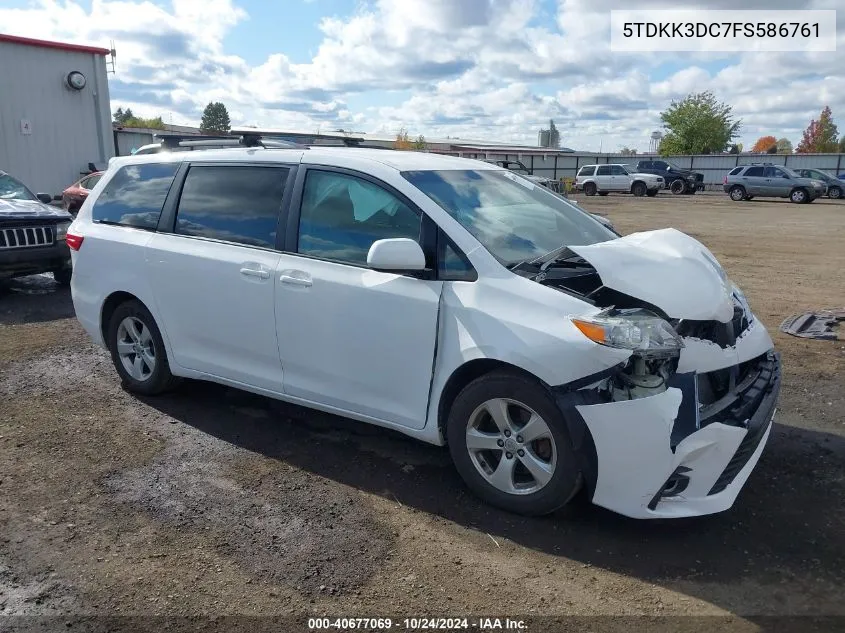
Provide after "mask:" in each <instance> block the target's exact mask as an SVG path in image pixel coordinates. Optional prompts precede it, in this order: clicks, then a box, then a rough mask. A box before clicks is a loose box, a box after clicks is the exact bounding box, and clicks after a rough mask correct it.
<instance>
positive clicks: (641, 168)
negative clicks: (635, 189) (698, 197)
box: [629, 160, 704, 194]
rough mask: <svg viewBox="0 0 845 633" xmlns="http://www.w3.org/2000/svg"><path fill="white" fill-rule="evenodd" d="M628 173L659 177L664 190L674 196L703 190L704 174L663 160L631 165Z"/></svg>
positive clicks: (642, 161) (645, 161) (644, 161)
mask: <svg viewBox="0 0 845 633" xmlns="http://www.w3.org/2000/svg"><path fill="white" fill-rule="evenodd" d="M629 171H633V172H636V173H639V174H655V175H657V176H661V177H662V178H663V181H664V182H665V183H666V188H667V189H668V190H669V191H671V192H672V193H674V194H682V193H686V194H693V193H695V192H696V191H701V190H702V189H704V174H700V173H698V172H697V171H692V170H691V169H683V168H681V167H678V166H677V165H674V164H672V163H670V162H668V161H665V160H641V161H638V162H637V163H636V164H635V165H631V167H630V169H629Z"/></svg>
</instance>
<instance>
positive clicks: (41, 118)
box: [0, 42, 114, 194]
mask: <svg viewBox="0 0 845 633" xmlns="http://www.w3.org/2000/svg"><path fill="white" fill-rule="evenodd" d="M74 70H78V71H79V72H81V73H82V74H84V75H85V78H86V79H87V85H86V86H85V88H83V89H82V90H72V89H70V88H68V87H67V85H66V84H65V77H67V74H68V73H69V72H71V71H74ZM0 86H2V88H0V90H2V95H0V169H2V170H4V171H7V172H9V173H10V174H12V175H13V176H15V177H17V178H18V179H20V180H21V181H23V182H24V184H26V185H27V186H28V187H29V188H30V189H32V190H33V191H36V192H46V193H51V194H58V193H61V191H62V189H64V188H65V187H67V186H68V185H70V184H71V183H73V182H74V181H75V180H77V179H78V178H79V177H80V172H82V171H84V170H85V169H86V167H87V165H88V163H89V162H93V163H95V164H105V163H107V162H108V159H109V158H111V157H112V156H113V155H114V138H113V136H112V128H111V112H110V111H109V109H110V102H109V87H108V80H107V78H106V66H105V58H104V57H103V56H101V55H97V54H93V53H87V52H76V51H64V50H57V49H50V48H41V47H37V46H29V45H23V44H16V43H11V42H0ZM22 121H23V122H28V123H29V124H30V126H31V133H30V134H24V133H22V130H21V125H22Z"/></svg>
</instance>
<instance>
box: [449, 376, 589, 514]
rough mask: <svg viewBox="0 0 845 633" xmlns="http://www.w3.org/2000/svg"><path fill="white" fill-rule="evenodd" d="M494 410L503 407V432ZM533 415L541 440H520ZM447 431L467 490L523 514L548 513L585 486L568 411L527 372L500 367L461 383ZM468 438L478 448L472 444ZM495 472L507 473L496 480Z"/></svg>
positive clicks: (451, 448) (456, 465) (456, 463)
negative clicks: (582, 485)
mask: <svg viewBox="0 0 845 633" xmlns="http://www.w3.org/2000/svg"><path fill="white" fill-rule="evenodd" d="M491 410H493V411H498V412H500V416H499V419H500V421H502V422H501V424H502V426H504V427H505V429H504V430H501V428H500V426H499V425H498V424H496V423H494V420H493V418H492V416H491V415H490V413H489V411H491ZM502 412H504V413H502ZM533 416H537V417H536V418H534V417H533ZM532 418H533V419H534V420H535V423H534V424H535V426H534V427H532V428H535V429H537V430H538V432H539V433H540V435H539V436H538V437H539V439H537V440H535V441H528V440H526V441H524V442H523V441H522V440H523V438H522V437H521V436H520V435H519V432H520V429H524V428H525V426H523V424H524V422H525V421H526V420H528V419H532ZM537 420H539V422H537ZM446 435H447V440H448V444H449V452H450V453H451V455H452V461H453V462H454V464H455V468H456V469H457V470H458V472H459V473H460V475H461V477H462V478H463V480H464V482H466V484H467V486H468V487H469V488H470V490H472V491H473V492H474V493H475V494H476V495H478V496H479V497H480V498H481V499H483V500H484V501H486V502H487V503H489V504H491V505H494V506H497V507H499V508H502V509H504V510H507V511H509V512H514V513H516V514H523V515H526V516H538V515H543V514H549V513H551V512H554V511H555V510H557V509H558V508H561V507H563V506H564V505H566V504H567V503H568V502H569V500H570V499H572V497H573V496H575V494H576V493H577V492H578V490H579V488H580V485H581V474H580V472H579V469H578V461H577V456H576V455H575V452H574V451H573V449H572V441H571V438H570V437H569V433H568V431H567V426H566V421H565V420H564V418H563V414H562V413H561V411H560V409H559V408H558V407H557V405H556V404H555V402H554V400H553V398H552V397H551V395H550V394H549V393H548V391H547V390H546V389H545V388H544V387H543V386H542V385H541V384H540V383H539V382H538V381H536V380H534V379H532V378H530V377H528V376H525V375H523V374H519V373H516V372H511V371H496V372H492V373H490V374H486V375H484V376H481V377H480V378H477V379H475V380H474V381H472V382H471V383H470V384H468V385H467V386H466V387H464V389H463V390H462V391H461V393H460V394H458V397H457V398H456V399H455V402H454V403H453V405H452V408H451V410H450V411H449V418H448V421H447V423H446ZM468 437H469V438H472V439H473V440H474V442H473V443H474V444H475V447H476V450H472V449H471V448H470V447H468ZM499 442H501V443H502V446H501V448H500V447H499ZM488 445H489V448H487V447H488ZM508 448H510V449H511V450H510V451H508ZM520 451H521V452H522V454H521V455H520V454H519V453H520ZM508 455H510V457H508ZM526 464H529V465H530V466H531V468H532V470H529V469H528V466H526ZM502 466H504V467H509V468H507V469H506V470H500V468H501V467H502ZM532 472H534V473H540V474H539V475H538V476H535V475H534V474H532ZM496 473H500V474H501V475H502V476H500V477H498V482H497V483H493V481H491V479H493V478H495V477H496Z"/></svg>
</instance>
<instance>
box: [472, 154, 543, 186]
mask: <svg viewBox="0 0 845 633" xmlns="http://www.w3.org/2000/svg"><path fill="white" fill-rule="evenodd" d="M485 162H489V163H492V164H494V165H498V166H499V167H504V168H505V169H507V170H508V171H512V172H514V173H517V174H519V175H520V176H522V177H523V178H527V179H528V180H530V181H531V182H536V183H537V184H538V185H542V186H544V187H549V188H554V187H552V185H553V184H555V181H554V179H552V178H546V177H545V176H536V175H534V172H533V171H532V170H531V169H529V168H528V167H526V166H525V165H524V164H523V163H522V161H518V160H491V161H485Z"/></svg>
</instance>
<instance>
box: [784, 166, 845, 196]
mask: <svg viewBox="0 0 845 633" xmlns="http://www.w3.org/2000/svg"><path fill="white" fill-rule="evenodd" d="M793 171H794V172H795V173H796V174H798V175H799V176H801V178H811V179H813V180H820V181H822V182H823V183H824V184H825V186H827V197H828V198H831V199H833V200H838V199H839V198H841V197H842V193H843V192H845V182H843V181H842V180H841V179H840V178H836V177H835V176H831V175H830V174H827V173H825V172H823V171H819V170H818V169H794V170H793ZM843 175H845V174H843Z"/></svg>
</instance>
